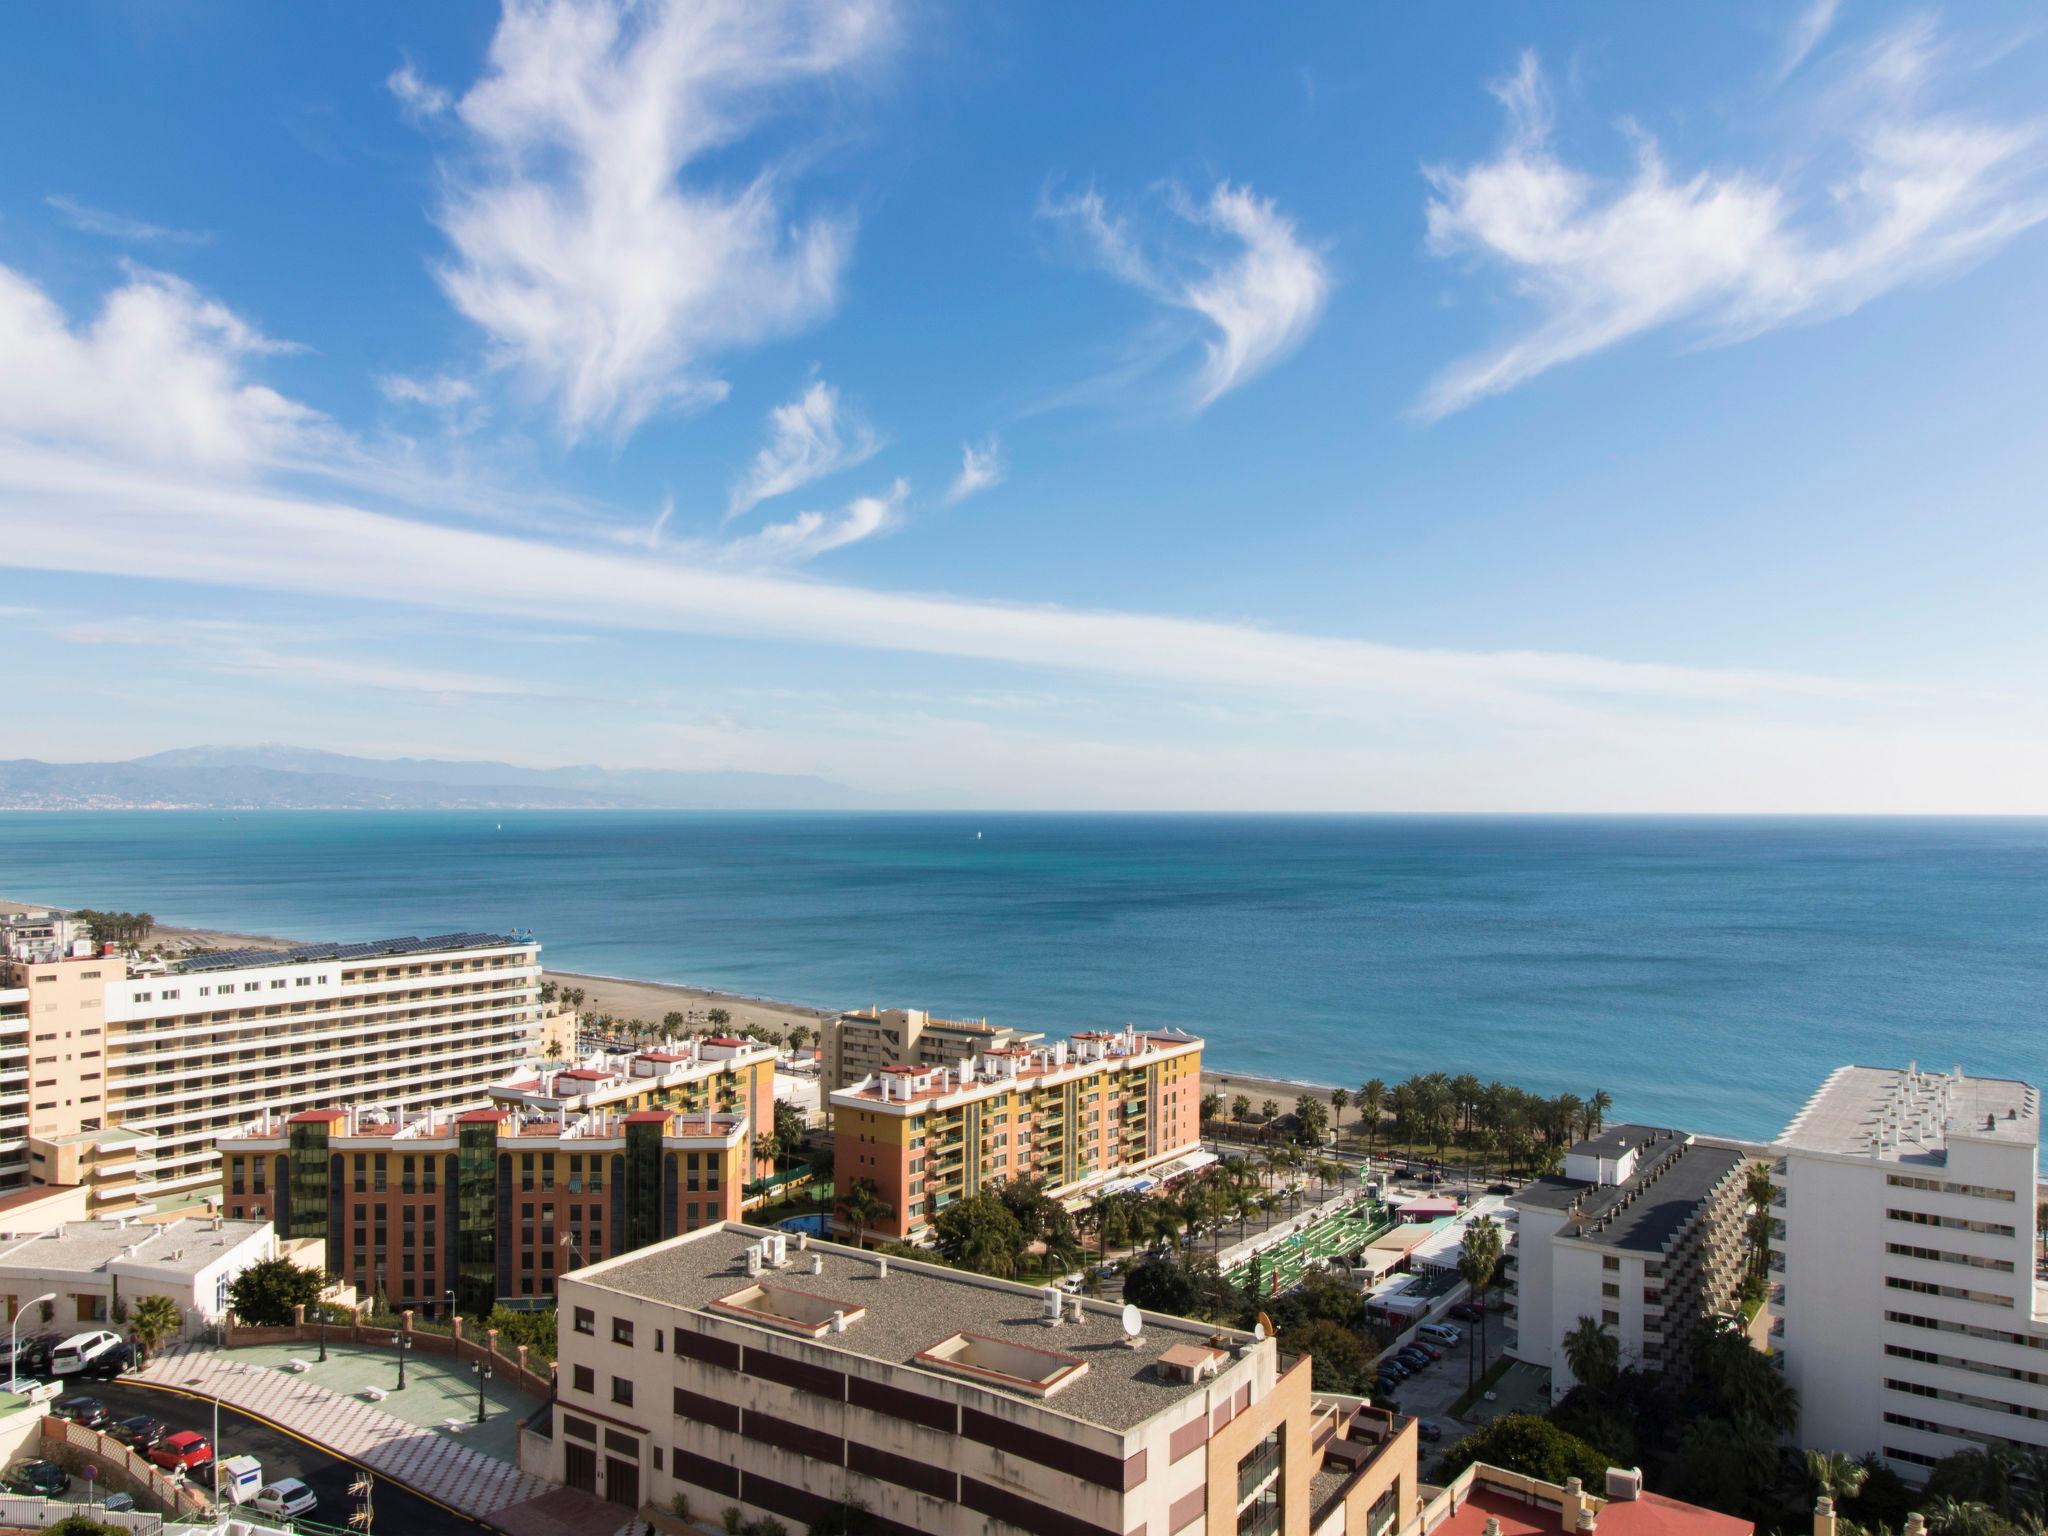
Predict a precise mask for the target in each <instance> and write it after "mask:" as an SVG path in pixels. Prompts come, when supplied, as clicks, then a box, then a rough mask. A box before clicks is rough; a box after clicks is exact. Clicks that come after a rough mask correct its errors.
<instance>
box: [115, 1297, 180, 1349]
mask: <svg viewBox="0 0 2048 1536" xmlns="http://www.w3.org/2000/svg"><path fill="white" fill-rule="evenodd" d="M184 1326H185V1315H184V1313H182V1312H180V1311H179V1310H178V1304H177V1303H176V1302H175V1301H173V1300H171V1298H170V1297H168V1296H145V1297H143V1298H142V1300H140V1301H138V1302H136V1303H135V1309H134V1310H133V1311H132V1312H130V1313H129V1314H128V1331H129V1332H130V1333H132V1334H133V1335H135V1343H136V1345H137V1346H138V1348H137V1351H136V1352H137V1354H138V1355H140V1356H141V1358H142V1360H143V1361H146V1360H147V1359H148V1358H149V1357H150V1356H151V1355H153V1354H155V1353H156V1347H157V1345H159V1344H161V1343H163V1341H164V1340H165V1339H168V1338H170V1337H171V1336H172V1335H173V1334H175V1333H176V1332H177V1331H178V1330H179V1329H181V1328H183V1327H184ZM138 1363H140V1362H138Z"/></svg>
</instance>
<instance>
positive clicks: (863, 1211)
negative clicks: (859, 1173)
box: [838, 1179, 896, 1248]
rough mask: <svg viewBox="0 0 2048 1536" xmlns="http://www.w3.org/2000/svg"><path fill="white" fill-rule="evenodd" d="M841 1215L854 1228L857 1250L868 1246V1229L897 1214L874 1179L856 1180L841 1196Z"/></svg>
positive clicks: (839, 1203)
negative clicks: (883, 1196)
mask: <svg viewBox="0 0 2048 1536" xmlns="http://www.w3.org/2000/svg"><path fill="white" fill-rule="evenodd" d="M838 1205H839V1214H840V1215H841V1216H844V1217H845V1218H846V1220H847V1223H848V1224H849V1225H850V1226H852V1228H853V1242H854V1246H855V1247H856V1248H865V1247H867V1245H868V1228H869V1227H872V1226H873V1225H875V1223H876V1222H879V1221H886V1220H888V1218H889V1217H891V1216H893V1215H895V1214H896V1207H895V1206H893V1205H891V1204H890V1203H889V1202H888V1201H886V1200H884V1199H883V1198H882V1190H881V1186H880V1185H878V1184H877V1183H875V1181H874V1180H873V1179H855V1180H854V1181H853V1185H852V1187H851V1188H849V1189H847V1190H845V1191H844V1192H843V1193H841V1195H840V1196H839V1201H838Z"/></svg>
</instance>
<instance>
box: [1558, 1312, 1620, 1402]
mask: <svg viewBox="0 0 2048 1536" xmlns="http://www.w3.org/2000/svg"><path fill="white" fill-rule="evenodd" d="M1564 1363H1565V1365H1566V1366H1567V1367H1568V1368H1569V1369H1570V1371H1571V1373H1572V1375H1573V1377H1575V1378H1576V1379H1577V1380H1579V1381H1582V1382H1584V1383H1585V1384H1586V1385H1587V1386H1589V1387H1592V1388H1593V1389H1594V1390H1596V1391H1598V1390H1600V1389H1602V1388H1604V1387H1606V1386H1608V1385H1609V1384H1610V1383H1611V1382H1612V1381H1613V1380H1614V1374H1615V1372H1616V1371H1617V1370H1619V1369H1620V1366H1621V1346H1620V1345H1619V1344H1617V1343H1616V1342H1615V1339H1614V1335H1613V1334H1611V1333H1609V1332H1608V1331H1607V1328H1606V1325H1605V1324H1603V1323H1601V1322H1600V1321H1599V1320H1598V1319H1596V1318H1591V1317H1582V1318H1580V1319H1579V1320H1578V1321H1577V1322H1576V1323H1574V1324H1573V1325H1572V1329H1571V1332H1569V1333H1567V1334H1566V1335H1565V1336H1564Z"/></svg>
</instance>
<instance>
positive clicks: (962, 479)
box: [946, 437, 1003, 505]
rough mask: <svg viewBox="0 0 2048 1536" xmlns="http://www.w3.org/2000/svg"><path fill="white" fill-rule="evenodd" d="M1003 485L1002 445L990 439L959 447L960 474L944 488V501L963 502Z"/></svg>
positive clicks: (949, 502)
mask: <svg viewBox="0 0 2048 1536" xmlns="http://www.w3.org/2000/svg"><path fill="white" fill-rule="evenodd" d="M1002 483H1003V453H1002V444H1001V443H1000V442H998V441H997V440H996V439H995V438H993V437H991V438H989V439H988V440H987V441H986V442H983V443H979V444H976V443H962V444H961V445H960V473H959V474H957V475H955V476H954V477H953V483H952V484H951V485H950V486H948V487H947V488H946V501H947V503H948V504H949V505H950V504H951V503H953V502H958V501H965V500H966V499H967V498H968V497H970V496H972V495H975V494H976V493H977V492H980V491H986V490H990V489H992V488H993V487H995V486H998V485H1001V484H1002Z"/></svg>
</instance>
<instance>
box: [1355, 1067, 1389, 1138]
mask: <svg viewBox="0 0 2048 1536" xmlns="http://www.w3.org/2000/svg"><path fill="white" fill-rule="evenodd" d="M1386 1107H1387V1085H1386V1084H1385V1083H1383V1082H1381V1081H1380V1080H1379V1079H1378V1078H1376V1077H1369V1078H1367V1079H1366V1080H1365V1082H1364V1084H1363V1085H1362V1086H1361V1087H1360V1088H1359V1090H1358V1112H1359V1114H1360V1115H1361V1116H1363V1117H1364V1119H1365V1155H1366V1156H1367V1157H1371V1156H1372V1151H1373V1145H1374V1143H1375V1142H1376V1141H1377V1140H1378V1138H1379V1131H1380V1115H1381V1114H1382V1113H1383V1112H1384V1111H1385V1110H1386Z"/></svg>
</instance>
